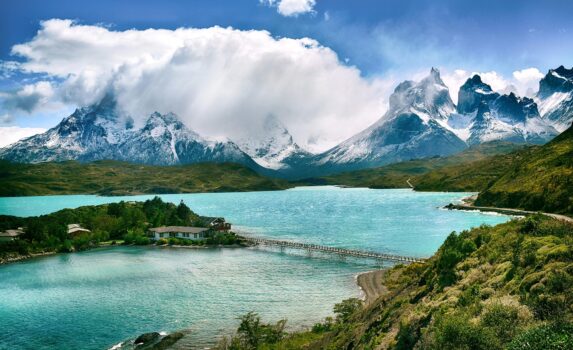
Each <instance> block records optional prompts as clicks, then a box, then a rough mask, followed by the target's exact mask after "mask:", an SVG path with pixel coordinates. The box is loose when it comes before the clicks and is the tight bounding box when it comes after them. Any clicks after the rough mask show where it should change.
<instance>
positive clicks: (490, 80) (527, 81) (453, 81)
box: [442, 68, 544, 103]
mask: <svg viewBox="0 0 573 350" xmlns="http://www.w3.org/2000/svg"><path fill="white" fill-rule="evenodd" d="M474 74H478V75H479V76H480V77H481V79H482V81H483V82H484V83H486V84H488V85H490V86H491V88H492V89H493V90H494V91H497V92H499V93H502V94H508V93H510V92H514V93H515V94H517V95H519V96H528V97H532V96H533V95H534V94H535V93H536V92H537V89H538V88H539V80H541V78H543V76H544V74H543V73H541V72H540V71H539V69H537V68H526V69H523V70H518V71H514V72H513V74H512V77H510V78H506V77H504V76H503V75H502V74H500V73H498V72H496V71H489V72H469V71H466V70H463V69H456V70H454V71H447V70H444V72H443V73H442V78H443V80H444V83H445V84H446V85H447V86H448V88H449V89H450V94H451V96H452V100H453V101H454V102H455V103H457V98H458V96H457V94H458V91H459V88H460V86H462V85H463V84H464V83H465V81H466V80H467V79H468V78H470V77H472V76H473V75H474Z"/></svg>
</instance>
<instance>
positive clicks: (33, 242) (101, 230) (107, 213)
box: [0, 197, 246, 263]
mask: <svg viewBox="0 0 573 350" xmlns="http://www.w3.org/2000/svg"><path fill="white" fill-rule="evenodd" d="M120 244H122V245H156V246H165V245H168V246H193V247H213V246H234V247H238V246H244V245H246V243H245V242H244V241H243V239H242V238H241V237H240V236H238V235H237V234H235V233H234V232H232V231H231V224H230V223H228V222H226V221H225V219H224V218H222V217H206V216H200V215H198V214H196V213H194V212H193V211H192V210H191V209H190V208H189V207H188V206H187V205H185V203H183V201H181V203H179V205H175V204H173V203H166V202H163V201H162V200H161V198H159V197H155V198H153V199H150V200H147V201H145V202H123V201H122V202H119V203H109V204H103V205H95V206H84V207H79V208H76V209H63V210H60V211H58V212H55V213H52V214H48V215H41V216H37V217H26V218H23V217H17V216H6V215H2V216H0V263H8V262H13V261H18V260H22V259H27V258H30V257H35V256H41V255H49V254H55V253H70V252H75V251H82V250H86V249H91V248H96V247H101V246H111V245H120Z"/></svg>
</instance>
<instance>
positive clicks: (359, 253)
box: [243, 236, 427, 263]
mask: <svg viewBox="0 0 573 350" xmlns="http://www.w3.org/2000/svg"><path fill="white" fill-rule="evenodd" d="M243 239H245V240H246V241H249V242H252V243H255V244H262V245H270V246H279V247H288V248H295V249H303V250H311V251H320V252H327V253H335V254H339V255H346V256H353V257H362V258H372V259H379V260H388V261H398V262H409V263H410V262H425V261H426V260H427V259H424V258H418V257H412V256H403V255H394V254H385V253H378V252H373V251H367V250H357V249H346V248H337V247H329V246H323V245H318V244H311V243H300V242H292V241H283V240H276V239H268V238H259V237H248V236H247V237H245V236H243Z"/></svg>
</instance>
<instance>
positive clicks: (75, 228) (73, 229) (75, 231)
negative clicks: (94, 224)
mask: <svg viewBox="0 0 573 350" xmlns="http://www.w3.org/2000/svg"><path fill="white" fill-rule="evenodd" d="M84 232H91V231H90V230H88V229H87V228H83V227H81V226H80V224H69V225H68V235H70V236H75V235H79V234H82V233H84Z"/></svg>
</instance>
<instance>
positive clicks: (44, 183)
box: [0, 161, 290, 197]
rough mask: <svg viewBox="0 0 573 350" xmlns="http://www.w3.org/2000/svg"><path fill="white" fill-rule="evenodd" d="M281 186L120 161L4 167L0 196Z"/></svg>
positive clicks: (237, 173)
mask: <svg viewBox="0 0 573 350" xmlns="http://www.w3.org/2000/svg"><path fill="white" fill-rule="evenodd" d="M288 187H290V185H289V184H288V183H287V182H286V181H283V180H278V179H271V178H267V177H264V176H261V175H259V174H257V173H256V172H254V171H253V170H251V169H249V168H246V167H244V166H241V165H238V164H230V163H226V164H215V163H203V164H193V165H185V166H149V165H138V164H131V163H124V162H116V161H99V162H94V163H87V164H84V163H78V162H74V161H69V162H62V163H40V164H19V163H9V162H5V161H2V162H0V196H2V197H5V196H35V195H52V194H99V195H132V194H144V193H148V194H160V193H192V192H233V191H259V190H261V191H262V190H281V189H285V188H288Z"/></svg>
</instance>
